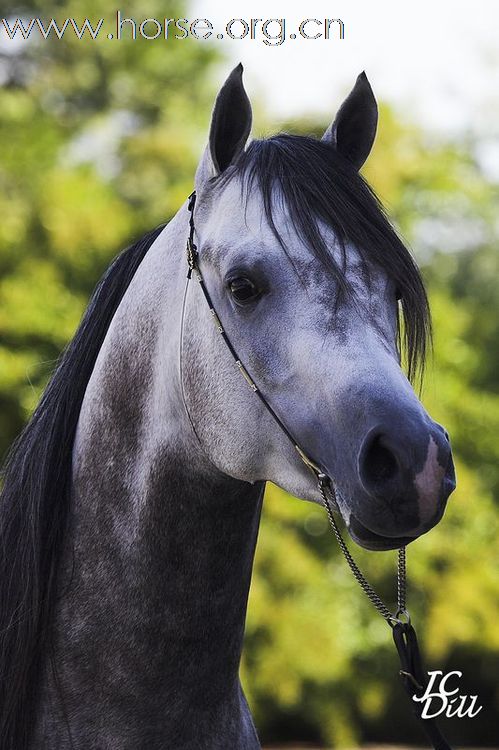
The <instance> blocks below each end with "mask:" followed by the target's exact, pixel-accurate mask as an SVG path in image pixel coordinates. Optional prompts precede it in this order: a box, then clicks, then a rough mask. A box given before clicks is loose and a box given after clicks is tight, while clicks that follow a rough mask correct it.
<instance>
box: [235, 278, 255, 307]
mask: <svg viewBox="0 0 499 750" xmlns="http://www.w3.org/2000/svg"><path fill="white" fill-rule="evenodd" d="M229 289H230V293H231V295H232V298H233V299H234V301H235V302H238V303H239V304H245V303H246V302H253V301H254V300H256V299H258V297H259V296H260V291H259V289H258V288H257V287H256V286H255V284H254V283H253V282H252V281H251V279H245V278H238V279H232V281H230V282H229Z"/></svg>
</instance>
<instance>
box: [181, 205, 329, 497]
mask: <svg viewBox="0 0 499 750" xmlns="http://www.w3.org/2000/svg"><path fill="white" fill-rule="evenodd" d="M195 204H196V193H195V192H193V193H191V195H190V196H189V203H188V210H189V212H190V216H189V237H188V238H187V263H188V266H189V270H188V272H187V278H188V279H191V278H192V277H193V276H194V278H195V279H196V280H197V281H198V283H199V286H200V287H201V291H202V292H203V296H204V298H205V300H206V302H207V304H208V307H209V310H210V313H211V318H212V320H213V323H214V324H215V328H216V330H217V331H218V333H219V334H220V336H221V337H222V339H223V340H224V343H225V345H226V346H227V349H228V350H229V352H230V353H231V355H232V357H233V359H234V362H235V364H236V367H237V369H238V370H239V372H240V373H241V375H242V376H243V378H244V379H245V380H246V382H247V384H248V385H249V387H250V388H251V390H252V391H253V393H254V394H255V395H256V396H258V398H259V399H260V401H261V403H262V404H263V405H264V407H265V408H266V410H267V411H268V413H269V414H270V415H271V417H272V418H273V420H274V421H275V422H276V423H277V424H278V425H279V427H280V428H281V430H282V431H283V432H284V434H285V435H286V436H287V437H288V438H289V440H290V441H291V443H292V444H293V445H294V447H295V449H296V452H297V453H298V455H299V457H300V458H301V460H302V461H303V463H304V464H305V466H306V467H307V468H308V469H310V470H311V471H312V472H313V473H314V475H315V477H316V479H317V481H318V483H319V484H320V486H321V487H323V488H324V489H325V490H327V491H328V492H329V493H330V495H331V500H330V501H331V502H332V503H333V504H334V505H336V506H337V502H336V493H335V490H334V487H333V483H332V481H331V479H330V477H329V476H328V475H327V474H326V472H325V471H323V469H322V468H321V467H320V466H319V464H318V463H316V462H315V461H313V460H312V459H311V458H310V457H309V456H308V455H307V453H306V452H305V451H304V450H303V448H301V447H300V445H299V444H298V442H297V440H295V438H294V437H293V435H292V434H291V432H290V430H289V429H288V428H287V427H286V425H285V424H284V422H283V421H282V420H281V419H280V417H279V416H278V415H277V414H276V412H275V411H274V409H273V408H272V406H271V405H270V404H269V402H268V401H267V399H266V398H265V396H264V395H263V394H262V392H261V391H260V389H259V388H258V386H257V385H256V383H255V381H254V380H253V378H252V377H251V375H250V374H249V372H248V370H247V369H246V367H245V366H244V365H243V363H242V362H241V358H240V357H239V355H238V353H237V351H236V350H235V348H234V346H233V344H232V342H231V340H230V339H229V337H228V335H227V333H226V332H225V329H224V327H223V325H222V322H221V320H220V318H219V316H218V314H217V312H216V310H215V306H214V304H213V302H212V299H211V296H210V293H209V291H208V289H207V287H206V284H205V283H204V279H203V276H202V274H201V271H200V270H199V254H198V249H197V245H196V244H195V242H194V232H195V227H194V206H195Z"/></svg>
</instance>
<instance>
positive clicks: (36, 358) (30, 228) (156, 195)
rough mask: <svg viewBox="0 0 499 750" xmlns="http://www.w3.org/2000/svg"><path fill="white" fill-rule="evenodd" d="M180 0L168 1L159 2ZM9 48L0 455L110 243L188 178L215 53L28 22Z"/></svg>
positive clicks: (148, 218) (73, 11)
mask: <svg viewBox="0 0 499 750" xmlns="http://www.w3.org/2000/svg"><path fill="white" fill-rule="evenodd" d="M20 9H22V15H23V17H24V18H26V17H27V18H29V17H30V16H41V17H42V19H44V21H45V22H47V21H48V20H49V19H50V18H51V17H52V16H53V17H55V18H56V19H57V20H59V21H61V20H62V19H63V18H65V17H66V16H67V17H71V16H74V17H75V18H76V20H77V21H78V22H79V23H81V22H82V21H83V15H85V16H87V17H88V18H90V19H91V20H92V21H93V22H94V21H96V20H97V19H99V18H100V17H103V18H106V22H110V23H112V22H113V15H114V13H115V10H114V9H113V8H112V7H110V6H109V4H106V3H105V2H103V0H87V2H85V4H84V10H82V8H81V4H80V3H77V2H76V1H75V0H73V2H67V3H60V2H54V1H52V2H48V3H47V2H42V1H41V0H30V1H29V2H26V3H22V4H20V5H19V7H18V8H17V9H16V7H15V6H12V5H11V7H10V8H9V16H12V17H15V16H16V15H17V14H18V13H20V12H21V10H20ZM182 11H183V7H182V5H181V4H180V3H178V2H174V3H170V4H169V6H168V15H172V16H173V15H176V16H179V15H182ZM3 12H5V11H3ZM147 13H148V14H149V15H152V16H156V17H158V18H162V17H164V15H165V9H164V5H163V4H162V3H161V2H159V0H151V1H150V2H148V4H147ZM123 15H125V13H124V14H123ZM126 15H127V16H130V17H132V18H135V19H137V20H139V21H140V20H141V19H142V18H143V17H144V6H143V4H141V3H140V2H138V0H132V1H131V2H129V3H127V9H126ZM127 33H128V32H127V31H124V33H123V36H124V37H126V36H127ZM128 36H130V34H129V33H128ZM5 49H6V50H8V48H7V47H5ZM15 49H16V51H15V53H14V52H13V53H10V54H4V55H1V54H0V63H1V65H2V71H5V74H6V77H7V81H6V83H5V85H4V86H3V87H2V89H1V90H0V113H1V116H0V143H1V144H2V148H1V156H0V211H1V215H2V221H1V222H0V248H1V250H0V341H1V345H0V456H1V455H2V454H4V453H5V451H6V450H7V448H8V446H9V444H10V443H11V442H12V440H13V439H14V437H15V435H16V434H17V433H18V431H19V430H20V428H21V426H22V424H23V423H24V421H25V420H26V418H27V417H28V415H29V413H30V411H31V409H32V408H33V406H34V405H35V403H36V402H37V400H38V398H39V395H40V393H41V390H42V388H43V385H44V383H45V381H46V379H47V377H48V374H49V372H50V367H51V365H52V364H53V362H54V360H55V359H56V358H57V356H58V354H59V352H60V350H61V348H63V346H64V345H65V343H66V342H67V340H68V339H69V338H70V337H71V335H72V333H73V331H74V329H75V327H76V324H77V322H78V320H79V318H80V316H81V313H82V312H83V309H84V307H85V305H86V302H87V299H88V296H89V294H90V292H91V290H92V288H93V286H94V284H95V282H96V280H97V279H98V278H99V277H100V275H101V274H102V273H103V271H104V269H105V268H106V267H107V266H108V265H109V263H110V261H111V259H112V258H113V256H114V255H116V253H117V252H118V251H119V250H120V249H121V248H122V247H123V246H125V245H126V244H127V243H129V242H130V241H131V240H132V239H134V238H136V237H138V236H140V235H141V234H143V233H144V231H146V230H147V229H150V228H151V227H153V226H155V225H157V224H159V223H161V222H163V221H165V220H167V219H169V218H170V217H171V216H172V215H173V214H174V213H175V211H176V210H177V208H178V206H179V205H180V204H181V202H182V201H183V200H184V199H185V196H186V195H188V194H189V192H190V191H191V189H192V187H191V186H192V179H193V172H194V169H195V166H196V162H197V156H198V152H199V147H200V144H201V143H202V141H203V139H204V138H205V135H206V122H207V119H208V116H209V111H210V107H211V103H212V99H213V94H214V84H210V83H209V80H210V79H209V74H210V69H211V65H212V63H213V62H215V60H216V56H215V53H214V51H213V48H209V47H207V46H206V45H203V44H202V43H199V42H197V43H196V42H192V43H191V42H190V41H189V40H174V39H170V40H168V41H167V42H165V41H158V42H148V41H147V40H144V39H139V38H138V39H137V40H136V41H132V40H131V39H130V38H128V39H125V38H124V39H122V40H120V41H116V40H115V41H114V42H111V41H109V40H107V39H106V38H105V35H104V34H103V35H102V37H99V38H98V40H97V41H95V42H94V41H91V40H90V39H88V38H87V39H83V40H82V41H78V40H77V39H76V37H75V36H74V35H72V34H71V33H69V32H68V33H66V35H65V37H64V39H63V41H59V40H57V39H49V40H48V41H42V40H40V39H39V38H37V36H36V34H34V33H33V35H32V39H31V40H30V41H29V42H20V43H18V45H17V47H16V48H15Z"/></svg>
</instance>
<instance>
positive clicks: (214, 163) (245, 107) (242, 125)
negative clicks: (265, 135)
mask: <svg viewBox="0 0 499 750" xmlns="http://www.w3.org/2000/svg"><path fill="white" fill-rule="evenodd" d="M242 75H243V66H242V65H241V63H239V65H238V66H237V67H235V68H234V70H233V71H232V73H231V74H230V75H229V77H228V78H227V80H226V81H225V83H224V85H223V86H222V88H221V89H220V92H219V94H218V96H217V99H216V102H215V107H214V109H213V115H212V118H211V127H210V137H209V141H208V146H207V147H206V150H205V152H204V154H203V157H202V159H201V161H200V163H199V167H198V169H197V172H196V188H199V187H200V186H201V185H202V184H203V183H204V182H206V181H207V180H209V179H210V178H212V177H216V176H217V175H219V174H221V173H222V172H223V171H224V170H226V169H227V167H228V166H230V164H232V163H233V162H234V161H235V160H236V159H237V157H238V156H239V154H240V153H241V151H243V149H244V147H245V145H246V141H247V140H248V136H249V134H250V130H251V121H252V113H251V104H250V101H249V99H248V95H247V94H246V91H245V90H244V86H243V79H242Z"/></svg>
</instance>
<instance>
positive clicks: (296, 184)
mask: <svg viewBox="0 0 499 750" xmlns="http://www.w3.org/2000/svg"><path fill="white" fill-rule="evenodd" d="M234 176H239V177H241V178H242V185H243V189H244V190H245V191H246V193H247V192H248V191H249V190H251V188H252V187H254V186H256V187H257V188H258V189H259V190H260V191H261V193H262V196H263V203H264V208H265V214H266V217H267V220H268V222H269V224H270V226H271V227H272V229H273V231H274V233H275V235H276V237H277V238H278V240H279V241H280V243H281V245H282V247H283V249H284V251H286V248H285V245H284V242H283V241H282V239H281V237H280V236H279V232H278V230H277V227H276V225H275V223H274V218H273V214H274V206H275V201H276V199H277V198H278V196H279V197H282V199H283V200H284V202H285V204H286V207H287V209H288V211H289V214H290V217H291V220H292V222H293V224H294V226H295V229H296V230H297V232H298V233H299V235H300V236H301V237H302V238H303V240H304V241H305V242H306V244H307V245H308V246H309V248H310V249H311V251H312V252H313V253H314V254H315V256H316V257H317V260H318V261H319V262H321V263H322V264H324V266H325V267H326V268H328V269H329V271H330V272H331V273H332V274H333V275H334V277H335V279H336V281H337V284H338V288H339V290H340V293H341V292H345V291H346V288H345V274H344V263H345V245H346V244H348V243H351V244H352V245H354V246H355V247H356V248H357V250H358V251H359V252H360V254H361V256H362V259H363V260H364V261H365V262H366V265H367V267H368V265H369V264H370V263H374V264H376V265H378V266H379V267H381V268H382V269H383V270H384V271H385V272H386V274H387V275H388V277H389V278H390V279H391V280H392V281H393V284H394V287H395V288H396V289H397V292H398V296H399V297H400V299H401V308H402V314H403V321H404V326H403V339H404V344H405V347H404V348H405V353H406V359H407V369H408V375H409V378H410V379H411V380H414V379H415V378H416V377H417V375H418V374H419V375H422V373H423V368H424V362H425V356H426V351H427V348H428V342H429V340H430V337H431V322H430V312H429V306H428V299H427V296H426V292H425V288H424V285H423V282H422V279H421V275H420V273H419V270H418V267H417V265H416V263H415V261H414V260H413V258H412V256H411V254H410V253H409V251H408V249H407V248H406V247H405V245H404V244H403V243H402V241H401V239H400V238H399V236H398V235H397V233H396V231H395V230H394V228H393V227H392V225H391V224H390V222H389V221H388V219H387V217H386V215H385V212H384V210H383V207H382V205H381V203H380V201H379V200H378V198H377V197H376V195H375V193H374V192H373V190H372V189H371V188H370V186H369V185H368V184H367V183H366V181H365V180H364V179H363V178H362V177H361V176H360V175H359V173H358V172H357V170H356V169H354V167H353V166H352V165H351V164H350V163H349V162H348V161H347V160H346V159H345V158H344V157H343V156H341V154H339V153H338V152H337V151H336V149H334V148H333V147H332V146H331V145H330V144H329V143H327V142H325V141H318V140H316V139H315V138H309V137H304V136H295V135H287V134H281V135H276V136H273V137H271V138H268V139H265V140H254V141H252V142H251V143H250V145H249V147H248V148H247V150H246V151H243V152H242V153H241V155H240V156H239V158H238V159H237V161H236V163H235V164H234V166H233V167H232V168H230V169H229V170H227V172H225V173H223V174H222V176H221V177H220V178H219V180H220V181H221V182H222V183H223V182H225V181H227V180H231V179H232V178H233V177H234ZM276 187H277V188H278V189H277V190H276ZM318 219H319V220H322V221H324V222H325V223H326V224H327V225H329V226H330V227H331V228H332V229H333V231H334V233H335V234H336V236H337V237H338V240H339V242H340V245H341V247H342V249H343V263H342V264H341V265H339V264H338V263H337V262H336V261H335V259H334V258H333V256H332V254H331V253H330V251H329V250H328V248H327V245H326V243H325V242H324V239H323V237H322V235H321V232H320V231H319V227H318V223H317V220H318ZM399 330H400V329H399ZM399 338H400V335H399Z"/></svg>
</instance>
